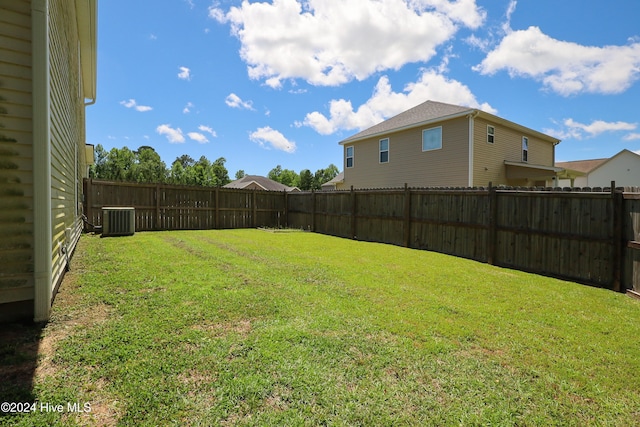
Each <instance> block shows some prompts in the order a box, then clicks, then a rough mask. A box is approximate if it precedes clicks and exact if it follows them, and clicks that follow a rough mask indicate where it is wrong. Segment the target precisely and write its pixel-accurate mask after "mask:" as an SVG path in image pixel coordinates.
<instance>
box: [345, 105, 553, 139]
mask: <svg viewBox="0 0 640 427" xmlns="http://www.w3.org/2000/svg"><path fill="white" fill-rule="evenodd" d="M478 114H481V115H483V116H484V117H486V118H488V119H489V120H492V121H494V122H498V123H501V124H503V125H506V126H509V127H512V128H516V129H522V130H526V131H527V132H528V133H531V134H535V135H536V136H538V137H539V138H540V139H543V140H545V141H548V142H552V143H553V144H557V143H559V142H560V140H559V139H557V138H553V137H551V136H549V135H545V134H543V133H540V132H538V131H535V130H533V129H529V128H527V127H524V126H522V125H519V124H517V123H514V122H510V121H508V120H506V119H503V118H501V117H498V116H494V115H493V114H489V113H486V112H484V111H482V110H479V109H477V108H470V107H463V106H460V105H452V104H445V103H444V102H437V101H426V102H423V103H422V104H420V105H417V106H415V107H413V108H411V109H409V110H407V111H405V112H403V113H400V114H398V115H396V116H394V117H391V118H390V119H388V120H385V121H383V122H381V123H378V124H377V125H374V126H372V127H370V128H368V129H365V130H363V131H362V132H359V133H357V134H355V135H353V136H350V137H349V138H347V139H345V140H343V141H341V142H340V144H341V145H344V144H346V143H350V142H356V141H360V140H362V139H365V138H369V137H372V136H376V135H383V134H388V133H390V132H398V131H400V130H404V129H411V128H414V127H418V126H423V125H426V124H428V123H431V122H436V121H443V120H450V119H455V118H458V117H464V116H468V115H472V116H475V115H478Z"/></svg>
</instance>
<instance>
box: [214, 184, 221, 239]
mask: <svg viewBox="0 0 640 427" xmlns="http://www.w3.org/2000/svg"><path fill="white" fill-rule="evenodd" d="M219 190H220V189H219V188H218V187H216V205H215V207H214V208H215V211H214V215H215V216H214V218H213V219H214V224H213V228H214V229H218V228H220V191H219Z"/></svg>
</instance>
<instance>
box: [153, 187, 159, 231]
mask: <svg viewBox="0 0 640 427" xmlns="http://www.w3.org/2000/svg"><path fill="white" fill-rule="evenodd" d="M153 228H154V229H156V230H160V184H156V218H155V224H154V227H153Z"/></svg>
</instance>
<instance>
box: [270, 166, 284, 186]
mask: <svg viewBox="0 0 640 427" xmlns="http://www.w3.org/2000/svg"><path fill="white" fill-rule="evenodd" d="M280 175H282V166H280V165H278V166H276V167H275V168H273V169H271V170H270V171H269V173H268V174H267V178H269V179H272V180H274V181H277V182H280Z"/></svg>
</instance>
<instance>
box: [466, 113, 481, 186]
mask: <svg viewBox="0 0 640 427" xmlns="http://www.w3.org/2000/svg"><path fill="white" fill-rule="evenodd" d="M478 113H479V111H478V110H475V111H474V112H473V113H471V114H469V115H468V116H467V117H468V118H469V182H468V183H467V187H473V140H474V135H473V132H474V123H473V119H474V118H475V117H476V116H477V115H478Z"/></svg>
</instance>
